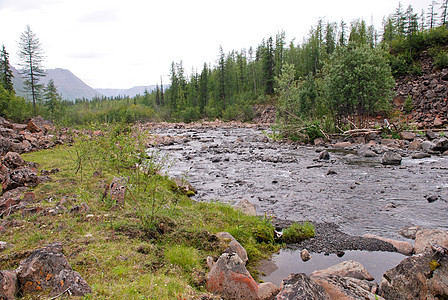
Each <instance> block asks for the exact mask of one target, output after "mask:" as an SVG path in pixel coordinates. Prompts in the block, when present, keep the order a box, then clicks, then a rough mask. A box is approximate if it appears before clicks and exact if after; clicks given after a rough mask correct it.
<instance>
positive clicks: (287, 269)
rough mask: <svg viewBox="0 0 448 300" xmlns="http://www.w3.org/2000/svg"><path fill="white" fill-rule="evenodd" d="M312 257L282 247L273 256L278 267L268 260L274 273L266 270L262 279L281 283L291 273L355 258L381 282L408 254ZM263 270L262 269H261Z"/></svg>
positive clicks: (348, 253) (354, 253)
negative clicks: (307, 259)
mask: <svg viewBox="0 0 448 300" xmlns="http://www.w3.org/2000/svg"><path fill="white" fill-rule="evenodd" d="M311 257H312V258H311V259H310V260H309V261H307V262H304V261H302V259H301V258H300V250H290V249H282V250H280V253H279V254H276V255H274V256H273V257H272V262H273V263H275V264H276V266H277V268H276V269H275V267H273V266H272V264H270V263H269V262H268V265H269V267H268V269H269V271H272V270H273V269H275V270H274V271H273V272H272V273H270V274H268V273H267V271H264V273H265V276H262V277H261V279H262V280H263V281H265V282H269V281H270V282H272V283H274V284H276V285H280V283H281V282H282V280H283V279H284V278H286V277H288V276H289V274H291V273H305V274H307V275H310V274H311V273H312V272H313V271H316V270H322V269H326V268H328V267H331V266H334V265H336V264H338V263H341V262H343V261H346V260H354V261H357V262H359V263H361V264H362V265H363V266H364V267H365V268H366V269H367V271H368V272H369V273H370V274H371V275H372V276H373V277H374V278H375V281H376V282H377V283H378V284H379V283H380V282H381V278H382V276H383V274H384V272H386V271H387V270H388V269H390V268H392V267H395V266H396V265H398V264H399V263H400V262H401V261H402V260H403V259H404V258H406V256H404V255H402V254H400V253H396V252H381V251H359V250H351V251H345V255H344V256H342V257H338V256H337V255H336V254H330V255H328V256H326V255H324V254H323V253H311ZM261 271H262V270H261Z"/></svg>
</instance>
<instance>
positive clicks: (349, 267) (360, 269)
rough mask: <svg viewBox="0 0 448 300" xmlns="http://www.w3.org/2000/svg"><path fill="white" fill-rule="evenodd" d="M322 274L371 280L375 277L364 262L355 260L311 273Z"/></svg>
mask: <svg viewBox="0 0 448 300" xmlns="http://www.w3.org/2000/svg"><path fill="white" fill-rule="evenodd" d="M320 274H330V275H338V276H341V277H352V278H356V279H361V280H369V281H371V280H373V279H374V278H373V276H372V275H370V273H369V272H368V271H367V270H366V268H364V266H363V265H362V264H360V263H359V262H357V261H353V260H346V261H343V262H341V263H339V264H337V265H334V266H331V267H329V268H326V269H323V270H319V271H314V272H313V273H311V275H312V276H313V275H320Z"/></svg>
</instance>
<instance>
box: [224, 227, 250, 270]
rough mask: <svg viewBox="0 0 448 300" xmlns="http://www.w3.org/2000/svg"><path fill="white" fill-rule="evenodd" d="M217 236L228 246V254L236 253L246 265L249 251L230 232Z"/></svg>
mask: <svg viewBox="0 0 448 300" xmlns="http://www.w3.org/2000/svg"><path fill="white" fill-rule="evenodd" d="M216 236H217V237H218V238H219V239H220V240H221V241H222V242H224V243H225V244H226V245H227V249H226V252H235V253H236V254H238V256H239V257H240V258H241V260H242V261H243V263H244V264H246V262H247V260H248V258H247V251H246V249H244V247H243V246H241V244H240V243H239V242H238V241H237V240H236V239H235V238H234V237H233V236H232V235H231V234H230V233H228V232H218V233H217V234H216Z"/></svg>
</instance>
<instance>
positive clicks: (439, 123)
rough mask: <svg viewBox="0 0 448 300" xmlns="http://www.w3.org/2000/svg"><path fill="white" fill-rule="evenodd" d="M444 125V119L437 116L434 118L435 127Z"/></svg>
mask: <svg viewBox="0 0 448 300" xmlns="http://www.w3.org/2000/svg"><path fill="white" fill-rule="evenodd" d="M442 125H443V121H442V120H441V119H440V118H439V117H436V118H435V119H434V127H440V126H442Z"/></svg>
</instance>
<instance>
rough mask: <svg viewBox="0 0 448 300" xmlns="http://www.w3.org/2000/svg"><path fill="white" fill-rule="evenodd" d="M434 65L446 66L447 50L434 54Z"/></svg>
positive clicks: (447, 59) (447, 60) (447, 63)
mask: <svg viewBox="0 0 448 300" xmlns="http://www.w3.org/2000/svg"><path fill="white" fill-rule="evenodd" d="M434 65H435V66H436V68H438V69H444V68H448V51H441V52H439V53H437V54H436V55H435V56H434Z"/></svg>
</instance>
